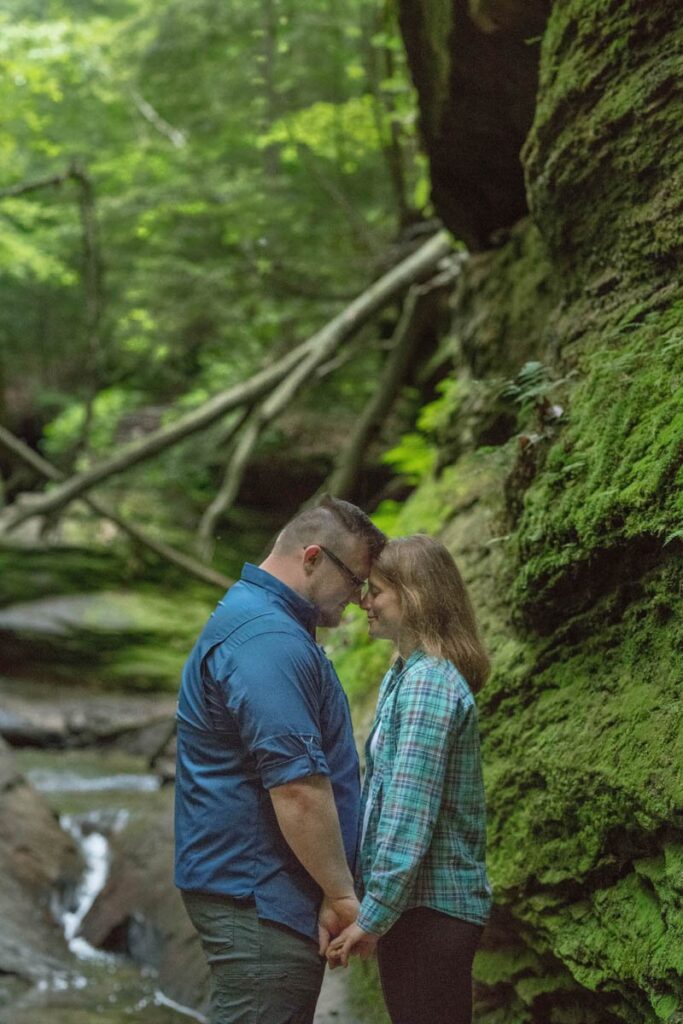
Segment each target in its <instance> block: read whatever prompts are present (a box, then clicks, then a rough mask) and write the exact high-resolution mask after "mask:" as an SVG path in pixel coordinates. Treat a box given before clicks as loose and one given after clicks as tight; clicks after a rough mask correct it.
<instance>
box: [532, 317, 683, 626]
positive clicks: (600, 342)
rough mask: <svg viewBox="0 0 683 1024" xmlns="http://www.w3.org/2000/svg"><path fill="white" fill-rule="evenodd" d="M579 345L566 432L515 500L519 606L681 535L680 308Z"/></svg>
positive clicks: (611, 328)
mask: <svg viewBox="0 0 683 1024" xmlns="http://www.w3.org/2000/svg"><path fill="white" fill-rule="evenodd" d="M639 316H640V317H641V322H634V321H633V319H631V311H629V312H628V313H627V314H625V315H624V316H622V318H621V320H620V321H618V322H617V323H616V324H608V325H607V326H606V328H605V329H604V331H603V332H602V333H601V334H595V335H593V336H592V337H591V338H589V339H586V347H587V348H588V352H587V354H586V356H585V357H584V360H583V376H582V380H581V382H580V383H579V384H578V385H577V386H576V388H575V390H574V392H573V394H572V397H571V408H570V412H569V417H568V425H567V427H566V428H565V429H564V430H563V432H562V434H561V436H560V438H559V439H558V440H557V441H556V442H555V444H554V445H553V446H552V448H551V449H550V451H549V452H548V455H547V459H546V462H545V466H544V470H543V473H542V474H540V475H539V477H538V479H537V480H535V481H534V483H533V484H532V486H531V487H530V488H529V490H528V491H527V493H526V494H525V497H524V514H523V517H522V520H521V522H520V526H519V532H518V535H517V543H518V545H519V558H520V563H521V569H520V573H519V576H518V579H517V594H518V597H519V601H520V605H521V606H522V607H524V605H525V604H526V603H527V602H528V604H529V607H530V609H531V611H532V612H533V610H534V609H535V608H536V607H537V605H538V604H539V602H546V601H548V600H552V592H553V589H556V588H557V587H558V581H561V579H562V577H563V575H564V574H567V573H568V574H570V575H571V578H572V580H573V581H574V586H576V580H577V576H578V575H579V574H580V572H581V571H582V569H583V572H584V574H585V575H589V574H591V573H593V572H594V569H595V566H594V563H595V558H596V555H597V556H599V557H603V556H604V553H605V552H606V551H608V550H609V549H610V548H611V547H615V546H618V547H623V546H624V544H625V543H631V542H635V541H637V540H638V539H639V538H656V539H658V540H659V541H660V542H664V541H666V540H669V539H672V538H675V537H678V536H680V534H681V531H682V530H683V490H682V489H681V486H680V485H681V481H682V479H683V478H682V476H681V465H682V463H683V411H682V410H683V302H680V301H678V302H675V303H672V304H671V305H670V306H667V307H664V308H659V309H658V308H651V309H650V310H649V312H647V313H646V314H642V313H640V314H639Z"/></svg>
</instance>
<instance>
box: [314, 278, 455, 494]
mask: <svg viewBox="0 0 683 1024" xmlns="http://www.w3.org/2000/svg"><path fill="white" fill-rule="evenodd" d="M434 295H435V289H433V288H430V287H429V286H428V285H426V286H423V287H419V286H417V285H414V286H413V287H412V288H411V289H410V291H409V292H408V295H407V296H406V301H405V303H404V306H403V310H402V313H401V318H400V320H399V322H398V326H397V328H396V331H395V333H394V344H393V346H392V349H391V352H390V353H389V357H388V359H387V361H386V363H385V365H384V369H383V371H382V375H381V377H380V380H379V383H378V385H377V390H376V391H375V392H374V393H373V395H372V397H371V398H370V400H369V401H368V402H367V404H366V406H365V408H364V409H363V411H362V413H361V415H360V417H359V418H358V420H357V421H356V425H355V427H354V430H353V433H352V435H351V438H350V439H349V442H348V444H347V445H346V446H345V448H344V449H343V451H342V453H341V455H340V457H339V459H338V460H337V464H336V466H335V467H334V469H333V471H332V473H331V474H330V476H329V477H328V479H327V481H326V482H325V483H324V484H323V488H322V490H324V491H327V492H328V493H329V494H333V495H334V496H335V497H337V498H345V499H349V498H351V497H352V496H353V494H354V492H355V485H356V481H357V479H358V474H359V472H360V469H361V466H362V464H363V457H364V455H365V453H366V451H367V447H368V444H369V443H370V441H371V439H372V437H373V435H374V433H375V432H376V430H377V428H378V426H379V424H380V423H381V422H382V420H383V419H384V417H385V416H386V415H387V413H388V412H389V410H390V409H391V407H392V405H393V404H394V401H395V399H396V396H397V394H398V392H399V390H400V388H401V384H402V383H403V380H404V379H405V376H406V373H407V371H408V367H409V366H410V364H411V362H412V359H413V356H414V355H415V353H416V351H417V349H418V346H419V343H420V341H421V340H422V338H423V337H424V330H425V327H426V326H427V324H428V322H429V320H430V317H431V313H432V306H433V298H434Z"/></svg>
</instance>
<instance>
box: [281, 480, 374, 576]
mask: <svg viewBox="0 0 683 1024" xmlns="http://www.w3.org/2000/svg"><path fill="white" fill-rule="evenodd" d="M347 538H348V539H351V538H358V539H360V540H364V541H365V543H366V544H367V546H368V553H369V555H370V558H371V559H373V560H374V559H375V558H377V556H378V555H379V553H380V552H381V550H382V548H383V547H384V545H385V544H386V542H387V538H386V537H385V536H384V534H383V533H382V531H381V530H378V529H377V527H376V526H375V525H374V523H373V522H371V520H370V518H369V517H368V516H367V515H366V514H365V512H363V510H362V509H360V508H358V506H357V505H352V504H351V502H350V501H343V500H342V499H341V498H334V497H332V495H330V494H325V495H323V497H322V498H321V499H320V502H319V504H317V505H316V506H315V508H308V509H305V510H304V511H303V512H300V513H299V514H298V515H297V516H295V517H294V519H292V520H290V522H289V523H287V525H286V526H285V528H284V529H283V530H282V532H281V533H280V534H279V536H278V538H277V540H276V541H275V547H274V550H275V551H276V552H277V553H278V554H289V553H291V552H292V551H295V550H296V549H297V548H299V547H305V546H306V545H307V544H324V545H329V546H330V547H333V546H334V545H335V543H336V544H337V545H339V543H340V542H341V543H344V542H345V541H346V540H347Z"/></svg>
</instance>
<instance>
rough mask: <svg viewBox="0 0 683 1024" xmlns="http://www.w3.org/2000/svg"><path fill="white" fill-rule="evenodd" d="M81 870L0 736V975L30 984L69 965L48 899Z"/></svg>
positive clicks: (71, 847) (70, 845)
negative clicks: (0, 881)
mask: <svg viewBox="0 0 683 1024" xmlns="http://www.w3.org/2000/svg"><path fill="white" fill-rule="evenodd" d="M80 871H81V865H80V862H79V857H78V854H77V851H76V848H75V846H74V845H73V843H72V841H71V840H70V839H69V837H68V836H66V835H65V834H64V833H63V832H62V830H61V829H60V827H59V824H58V822H57V821H56V820H55V817H54V815H53V813H52V811H51V810H50V809H49V808H48V806H47V804H46V803H45V801H44V800H43V799H42V797H40V796H39V795H38V794H37V793H36V792H35V791H34V790H33V789H32V788H31V787H30V786H29V785H28V784H27V783H26V781H25V779H24V778H23V776H22V775H21V774H20V773H19V772H18V770H17V767H16V764H15V762H14V759H13V757H12V754H11V752H10V750H9V749H8V747H7V746H6V744H5V743H4V741H3V740H0V876H1V877H2V886H0V918H1V919H2V928H1V929H0V975H2V976H5V975H7V976H14V977H15V978H17V979H23V980H25V981H26V982H31V981H35V980H38V979H40V978H41V977H42V976H44V975H46V974H47V973H48V972H50V971H54V970H60V969H61V970H64V969H65V968H66V967H67V966H70V964H69V961H70V954H69V952H68V949H67V947H66V943H65V941H64V937H63V935H62V932H61V929H60V927H59V926H58V925H57V924H56V922H55V921H54V919H53V917H52V914H51V913H50V906H49V901H50V895H51V892H52V890H53V889H63V890H67V891H68V889H69V887H70V886H73V885H74V884H75V883H76V881H77V879H78V877H79V875H80Z"/></svg>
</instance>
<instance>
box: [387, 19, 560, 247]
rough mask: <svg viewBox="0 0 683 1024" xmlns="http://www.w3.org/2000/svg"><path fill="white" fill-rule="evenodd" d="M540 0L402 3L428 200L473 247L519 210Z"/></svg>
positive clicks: (522, 203) (516, 216)
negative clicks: (427, 178) (428, 178)
mask: <svg viewBox="0 0 683 1024" xmlns="http://www.w3.org/2000/svg"><path fill="white" fill-rule="evenodd" d="M548 8H549V4H548V3H546V2H544V0H533V2H528V0H526V2H524V0H522V2H520V0H469V2H468V0H452V2H450V0H419V2H417V0H402V2H401V3H400V5H399V12H400V21H401V29H402V32H403V38H404V40H405V45H406V49H407V52H408V58H409V61H410V67H411V71H412V74H413V78H414V80H415V84H416V86H417V89H418V93H419V96H420V111H421V129H422V137H423V139H424V144H425V148H426V150H427V154H428V156H429V160H430V171H431V180H432V195H433V198H434V204H435V206H436V208H437V210H438V212H439V214H440V216H441V217H442V219H443V221H444V223H445V224H446V226H447V227H449V228H450V229H451V230H452V231H453V232H454V234H455V235H456V236H457V237H458V238H461V239H462V240H463V241H464V242H466V243H467V245H468V246H469V247H470V248H471V249H482V248H486V247H487V245H488V244H489V239H490V236H491V233H492V232H494V231H496V230H497V229H499V228H505V227H508V226H510V225H511V224H513V223H514V222H515V221H516V220H518V219H519V217H521V216H523V215H524V213H525V212H526V209H527V200H526V195H525V190H524V177H523V173H522V166H521V164H520V161H519V151H520V149H521V147H522V144H523V142H524V139H525V137H526V134H527V132H528V130H529V127H530V125H531V120H532V117H533V112H534V100H535V95H536V85H537V74H538V40H539V37H540V34H541V32H542V31H543V26H544V23H545V19H546V16H547V11H548Z"/></svg>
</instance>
